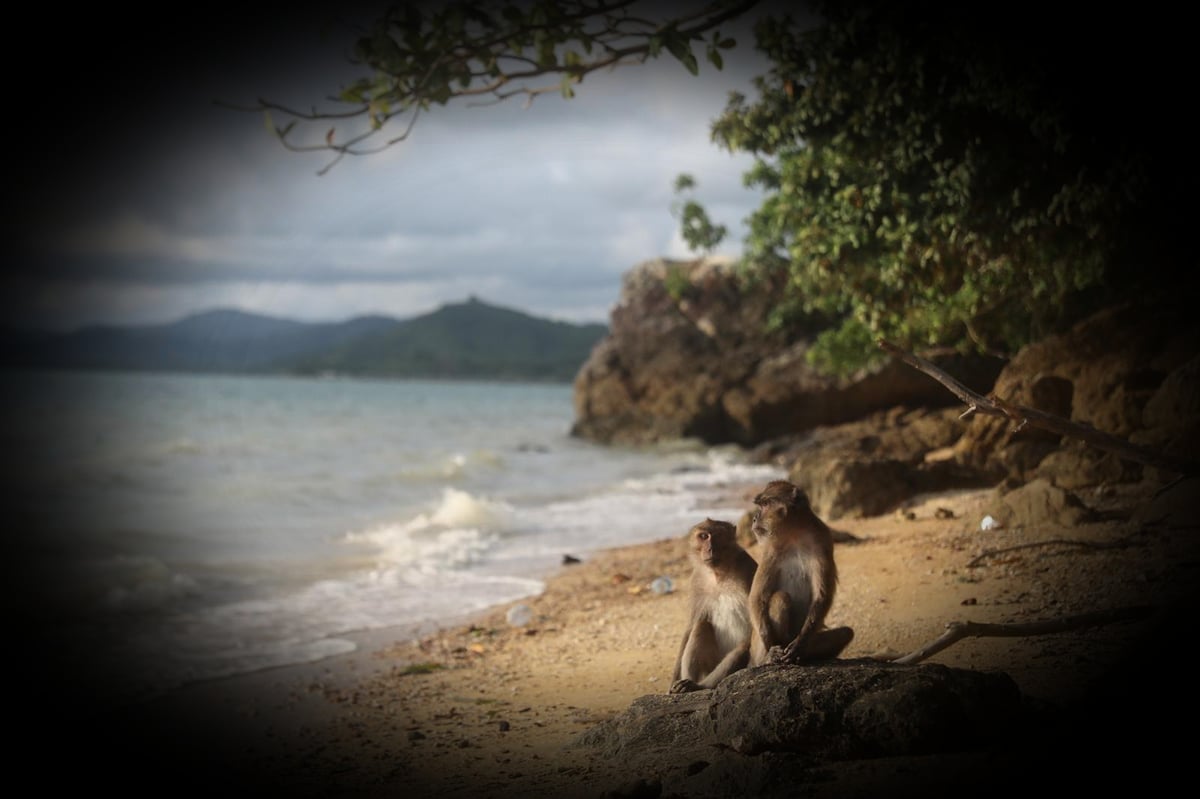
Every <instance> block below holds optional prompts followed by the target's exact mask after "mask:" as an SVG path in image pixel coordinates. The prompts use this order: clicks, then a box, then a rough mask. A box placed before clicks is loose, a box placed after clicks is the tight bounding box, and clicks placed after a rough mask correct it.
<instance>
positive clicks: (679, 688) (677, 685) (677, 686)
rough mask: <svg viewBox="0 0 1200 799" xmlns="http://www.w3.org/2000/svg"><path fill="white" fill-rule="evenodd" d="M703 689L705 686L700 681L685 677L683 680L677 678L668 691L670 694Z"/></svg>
mask: <svg viewBox="0 0 1200 799" xmlns="http://www.w3.org/2000/svg"><path fill="white" fill-rule="evenodd" d="M703 689H704V686H703V685H701V684H700V683H698V682H695V681H693V680H689V679H686V678H684V679H682V680H676V681H675V682H673V683H671V688H670V690H668V691H667V693H669V694H686V693H691V692H692V691H701V690H703Z"/></svg>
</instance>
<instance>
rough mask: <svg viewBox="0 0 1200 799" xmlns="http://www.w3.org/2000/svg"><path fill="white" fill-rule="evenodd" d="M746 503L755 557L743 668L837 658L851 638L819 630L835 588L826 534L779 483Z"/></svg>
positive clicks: (803, 500)
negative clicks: (749, 630)
mask: <svg viewBox="0 0 1200 799" xmlns="http://www.w3.org/2000/svg"><path fill="white" fill-rule="evenodd" d="M754 504H755V506H756V510H755V512H754V521H753V525H752V529H753V530H754V535H755V537H756V538H757V539H758V550H759V551H758V570H757V572H756V573H755V575H754V581H753V583H752V585H751V587H750V596H749V610H750V623H751V626H752V628H753V634H752V636H751V642H750V665H752V666H758V665H762V664H764V663H778V662H786V663H802V662H806V661H813V660H824V659H829V658H835V657H837V656H838V655H839V654H840V653H841V652H842V650H843V649H845V648H846V646H847V645H848V644H849V643H850V641H851V639H852V638H853V637H854V631H853V630H852V629H851V628H849V627H837V628H834V629H829V628H827V627H826V626H825V617H826V615H827V614H828V613H829V608H830V607H831V606H832V605H833V598H834V595H835V594H836V592H837V584H838V573H837V565H836V563H835V562H834V557H833V533H832V532H831V531H830V529H829V527H828V526H827V525H826V524H825V522H823V521H821V519H820V518H818V517H817V515H816V514H815V513H813V510H812V507H811V506H810V505H809V503H808V497H807V496H805V494H804V492H803V491H801V490H800V488H799V487H797V486H796V485H794V484H792V483H789V482H788V481H786V480H773V481H771V482H770V483H768V484H767V485H766V487H765V488H764V489H763V490H762V492H761V493H759V494H758V495H757V496H756V497H755V498H754Z"/></svg>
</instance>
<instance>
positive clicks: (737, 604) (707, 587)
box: [669, 519, 756, 694]
mask: <svg viewBox="0 0 1200 799" xmlns="http://www.w3.org/2000/svg"><path fill="white" fill-rule="evenodd" d="M687 542H688V556H689V557H690V559H691V561H692V584H691V597H690V600H691V601H690V607H691V610H690V612H689V617H688V626H687V630H686V631H685V632H684V634H683V641H682V642H681V643H680V645H679V657H678V658H677V659H676V662H675V672H674V674H673V675H672V677H671V687H670V691H669V692H670V693H673V694H681V693H687V692H688V691H699V690H703V689H707V688H713V687H715V686H716V684H717V683H719V682H720V681H721V680H723V679H725V678H726V677H727V676H729V675H730V674H732V673H733V672H735V671H737V670H738V669H741V668H744V667H745V666H746V664H747V663H748V662H749V659H750V617H749V614H748V613H747V604H746V600H747V598H748V596H749V593H750V584H751V582H752V581H753V580H754V570H755V568H756V564H755V562H754V558H752V557H750V553H748V552H747V551H746V550H744V549H742V547H741V546H740V545H739V544H738V542H737V528H736V527H734V526H733V525H732V524H730V523H729V522H724V521H717V520H714V519H705V520H704V521H702V522H700V523H699V524H697V525H695V526H694V527H692V529H691V530H689V531H688V535H687Z"/></svg>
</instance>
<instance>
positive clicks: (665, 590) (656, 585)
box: [650, 577, 675, 594]
mask: <svg viewBox="0 0 1200 799" xmlns="http://www.w3.org/2000/svg"><path fill="white" fill-rule="evenodd" d="M650 590H651V591H653V592H654V593H656V594H669V593H671V592H672V591H674V590H675V583H673V582H671V578H670V577H655V578H654V580H653V581H652V582H651V583H650Z"/></svg>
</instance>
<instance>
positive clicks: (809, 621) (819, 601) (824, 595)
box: [783, 555, 837, 660]
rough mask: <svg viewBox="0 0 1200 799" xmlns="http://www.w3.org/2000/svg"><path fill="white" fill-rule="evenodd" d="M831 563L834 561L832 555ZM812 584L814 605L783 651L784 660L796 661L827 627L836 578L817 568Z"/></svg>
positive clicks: (812, 574)
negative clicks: (819, 632)
mask: <svg viewBox="0 0 1200 799" xmlns="http://www.w3.org/2000/svg"><path fill="white" fill-rule="evenodd" d="M829 561H832V555H830V558H829ZM810 579H811V582H812V603H811V604H810V605H809V606H808V615H806V616H805V617H804V623H803V624H802V625H800V631H799V632H798V633H796V637H795V638H793V639H792V641H791V642H790V643H789V644H788V645H787V648H786V649H785V650H784V651H783V659H784V660H794V659H795V657H796V656H797V654H798V653H803V651H804V649H805V648H806V646H807V644H808V642H809V640H810V639H811V638H812V637H813V636H814V635H815V634H816V633H817V632H818V631H819V630H820V629H821V628H822V627H823V626H824V625H825V617H826V616H827V615H828V614H829V607H830V605H831V604H832V603H833V588H834V585H835V581H836V579H837V578H836V576H835V575H834V574H833V573H831V572H830V571H829V570H828V569H826V568H816V569H814V570H813V571H812V573H811V575H810Z"/></svg>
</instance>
